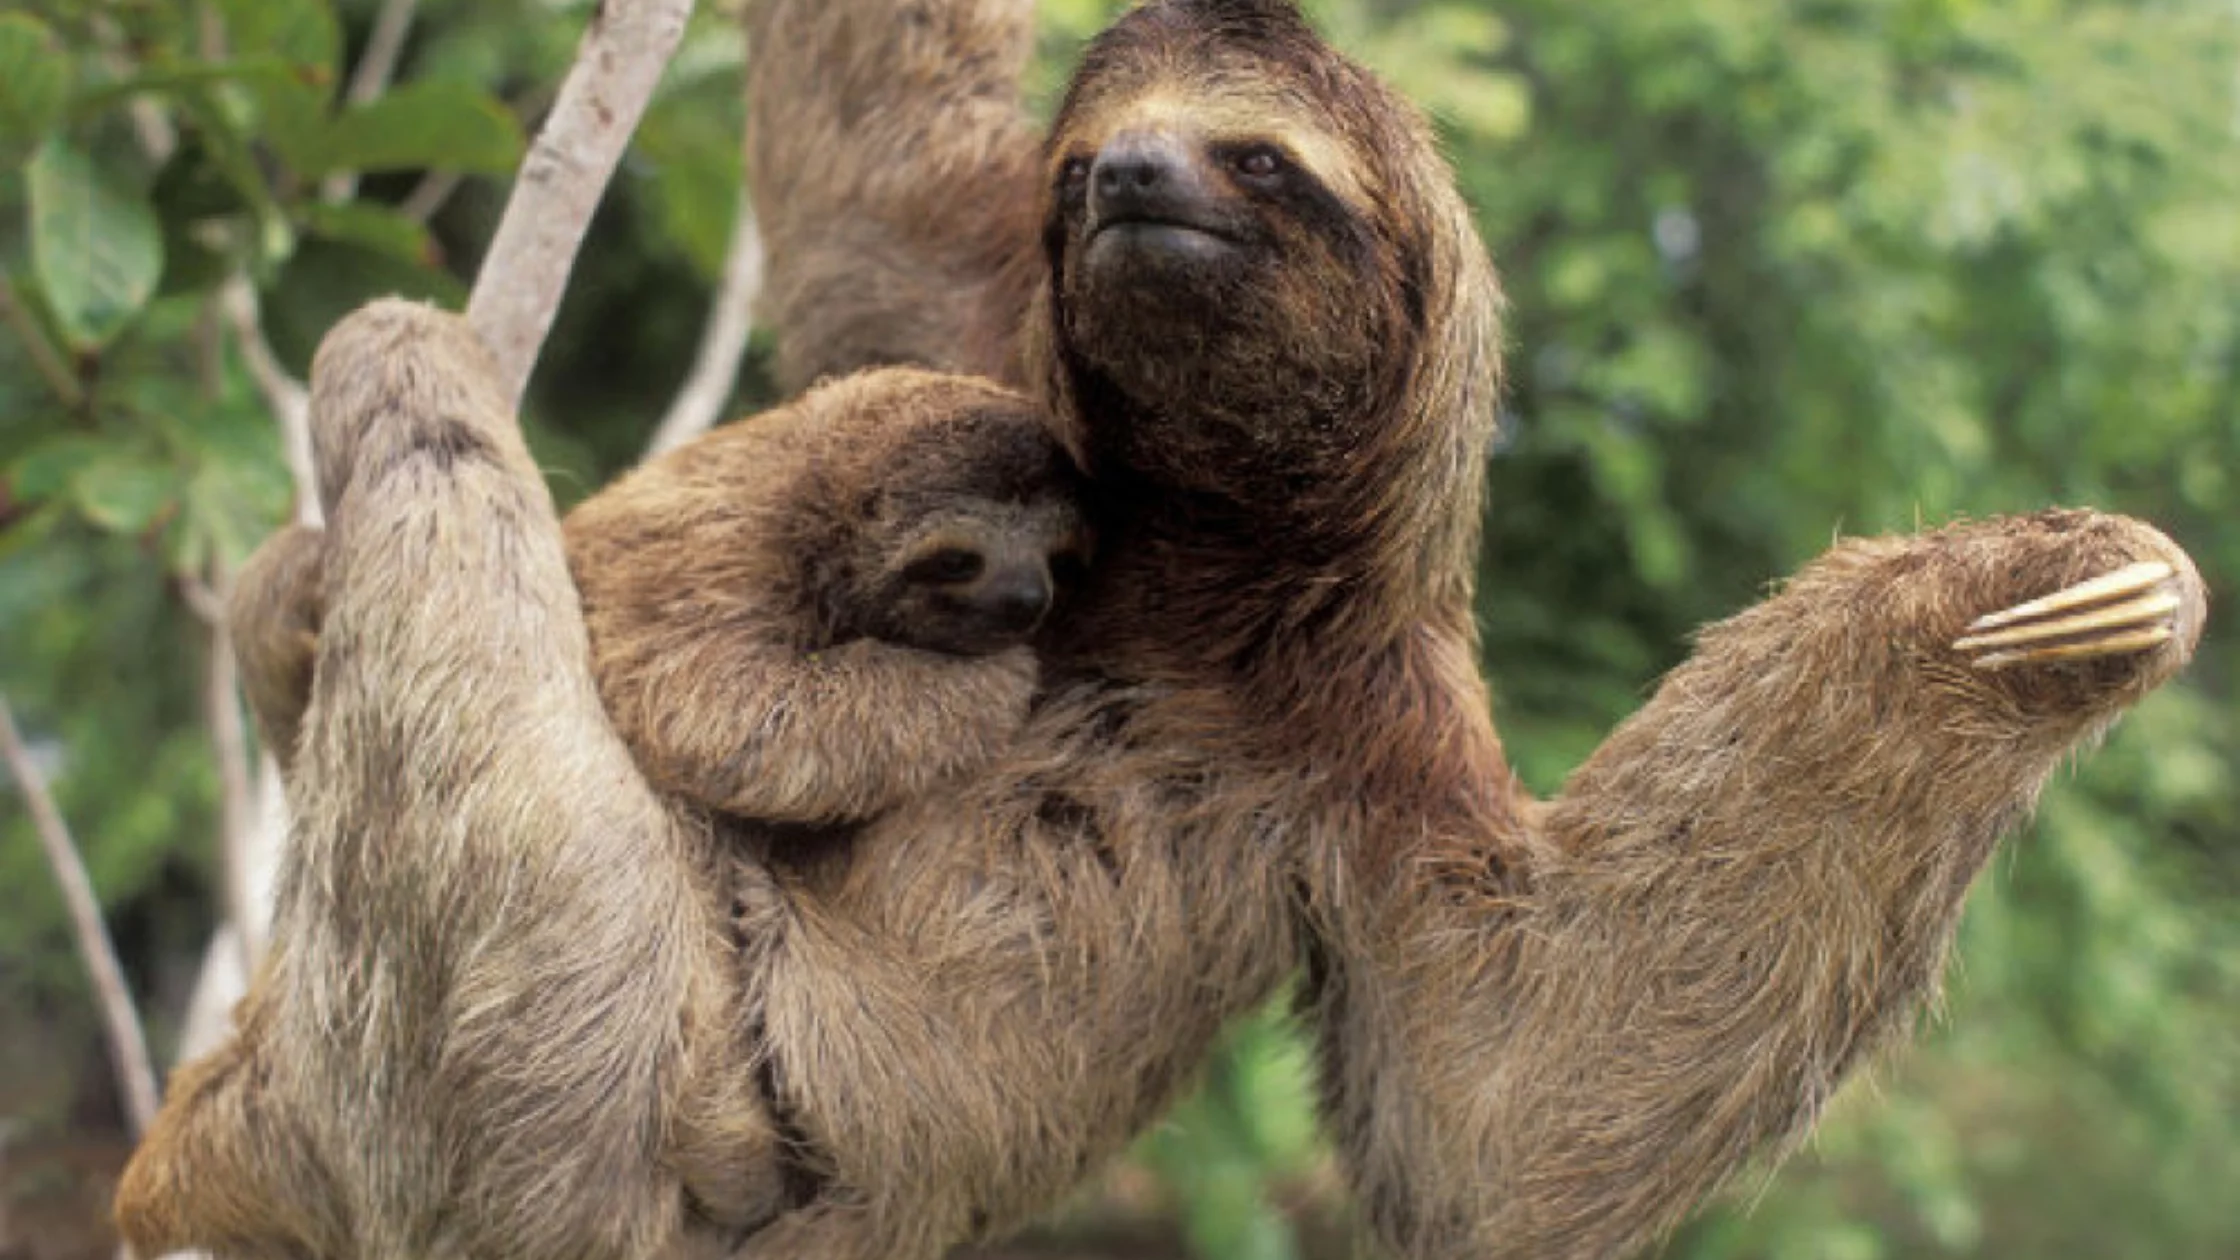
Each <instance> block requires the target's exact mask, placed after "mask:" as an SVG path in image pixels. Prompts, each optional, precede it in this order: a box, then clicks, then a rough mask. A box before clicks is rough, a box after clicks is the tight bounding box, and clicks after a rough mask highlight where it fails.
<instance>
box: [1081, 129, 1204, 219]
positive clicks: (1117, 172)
mask: <svg viewBox="0 0 2240 1260" xmlns="http://www.w3.org/2000/svg"><path fill="white" fill-rule="evenodd" d="M1089 186H1090V194H1091V206H1090V208H1091V209H1092V210H1094V211H1095V213H1096V216H1097V218H1098V219H1099V220H1100V221H1103V222H1111V221H1114V220H1127V219H1148V220H1153V221H1163V220H1170V219H1174V218H1176V217H1178V216H1180V214H1181V212H1182V211H1184V210H1186V209H1187V208H1188V207H1189V206H1190V205H1191V204H1192V203H1194V202H1196V201H1197V200H1199V199H1200V197H1201V195H1202V191H1203V190H1202V189H1201V188H1200V187H1199V180H1198V177H1197V171H1196V168H1195V167H1194V166H1193V165H1192V163H1191V161H1190V150H1189V148H1188V146H1187V145H1185V144H1184V143H1183V141H1182V140H1180V139H1178V138H1176V137H1174V136H1171V135H1167V134H1166V133H1164V132H1157V131H1126V132H1122V133H1120V134H1119V135H1117V136H1114V137H1113V138H1112V139H1111V140H1109V141H1106V142H1105V146H1104V147H1103V148H1102V149H1100V150H1098V151H1097V160H1096V164H1095V165H1094V166H1093V167H1091V169H1090V171H1089Z"/></svg>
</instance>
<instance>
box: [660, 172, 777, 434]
mask: <svg viewBox="0 0 2240 1260" xmlns="http://www.w3.org/2000/svg"><path fill="white" fill-rule="evenodd" d="M761 291H762V233H761V231H760V230H758V229H757V227H756V226H755V218H754V199H753V198H752V197H749V196H748V195H747V190H746V189H744V188H741V189H740V190H739V212H738V214H737V215H736V216H734V217H733V219H732V221H731V245H730V248H729V251H728V252H727V253H726V254H725V256H724V261H723V279H722V280H721V282H719V283H718V284H717V285H716V295H715V300H714V301H712V302H711V303H709V306H708V323H707V326H706V327H705V328H703V329H701V332H700V349H699V352H698V353H697V354H696V355H695V356H694V358H693V361H692V373H691V375H689V376H687V377H686V378H685V383H684V388H683V389H681V390H679V391H678V392H677V397H676V401H675V402H673V403H671V404H670V405H669V414H668V415H666V416H663V417H662V419H661V424H660V426H659V427H658V428H656V429H655V430H654V431H653V440H652V441H651V442H650V443H648V444H647V446H646V456H647V457H648V458H651V457H653V456H655V455H659V454H661V453H662V452H663V451H668V450H674V449H675V448H677V447H679V446H682V445H683V444H684V443H686V442H688V441H690V440H691V439H692V438H693V437H694V436H696V435H698V434H701V433H705V432H707V431H708V428H709V426H711V425H713V424H714V423H715V422H716V421H717V420H718V419H719V418H720V415H721V412H722V410H723V404H724V402H725V401H726V400H728V399H729V398H730V397H731V384H732V381H733V380H735V379H736V378H737V377H738V375H739V360H740V359H741V358H743V357H745V355H746V353H747V338H748V336H749V335H751V334H752V333H753V332H754V300H755V296H756V295H757V294H759V293H760V292H761Z"/></svg>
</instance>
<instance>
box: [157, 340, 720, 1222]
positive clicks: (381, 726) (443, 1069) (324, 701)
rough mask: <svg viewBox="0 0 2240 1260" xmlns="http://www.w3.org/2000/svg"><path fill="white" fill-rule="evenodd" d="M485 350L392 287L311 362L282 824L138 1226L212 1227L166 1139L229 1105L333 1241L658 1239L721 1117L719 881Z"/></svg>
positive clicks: (213, 1123)
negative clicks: (244, 977)
mask: <svg viewBox="0 0 2240 1260" xmlns="http://www.w3.org/2000/svg"><path fill="white" fill-rule="evenodd" d="M494 375H495V374H494V371H493V369H492V367H491V365H490V362H489V360H488V356H487V355H486V354H485V353H484V352H483V351H482V349H481V347H480V345H479V343H477V342H476V341H475V339H474V336H473V334H472V333H471V331H469V329H468V328H467V326H466V324H465V323H464V322H463V321H461V320H459V319H457V318H456V317H453V316H449V315H444V314H440V313H438V312H435V311H433V310H430V309H427V308H423V307H418V306H413V305H409V304H405V303H401V302H381V303H376V304H374V305H373V306H370V307H368V308H366V309H365V310H363V311H361V312H359V313H358V314H355V315H353V316H351V317H350V318H348V319H346V320H345V321H344V322H343V323H342V324H340V325H339V326H337V328H336V329H335V330H334V331H333V332H332V333H330V334H329V335H328V337H327V340H326V341H325V343H324V344H323V345H322V347H321V350H320V353H319V356H318V360H317V362H316V363H315V364H314V367H313V375H312V420H313V426H314V440H315V446H316V451H317V457H318V463H319V481H320V493H321V497H322V498H323V499H324V500H325V504H326V508H327V515H328V519H329V521H330V522H331V524H330V525H329V527H328V529H327V531H326V533H325V536H324V542H325V549H324V556H323V564H324V578H323V587H324V590H323V617H322V618H321V622H320V624H319V626H318V627H317V647H316V668H315V670H314V672H313V676H312V681H311V684H310V707H309V709H308V711H307V712H306V713H305V714H304V721H303V726H302V733H301V735H300V737H298V738H297V739H295V740H294V741H293V743H294V746H295V757H294V764H293V769H292V775H291V782H290V800H291V805H292V806H293V812H294V815H295V825H294V833H293V837H292V844H291V847H290V850H289V852H288V855H287V858H286V860H285V862H284V865H283V869H282V872H281V880H280V891H279V898H278V906H277V910H276V922H275V926H274V931H273V953H272V956H271V957H270V959H269V960H268V964H267V966H266V968H265V969H264V972H263V974H262V975H261V976H260V978H259V981H258V984H257V988H256V992H255V994H254V996H253V998H252V1010H253V1014H254V1016H255V1018H254V1019H253V1020H252V1021H251V1022H249V1023H248V1024H247V1025H246V1026H245V1027H244V1028H243V1029H242V1030H241V1033H240V1036H239V1038H238V1039H237V1041H236V1043H234V1044H231V1045H229V1046H227V1047H226V1048H225V1049H224V1050H223V1051H221V1052H220V1054H221V1056H222V1057H224V1059H225V1060H226V1061H227V1062H229V1063H232V1064H236V1065H238V1066H234V1067H228V1068H223V1069H216V1070H212V1071H205V1072H202V1073H201V1074H200V1075H199V1076H195V1077H194V1078H193V1079H194V1080H195V1081H196V1082H197V1083H198V1085H199V1086H200V1087H198V1088H196V1089H192V1090H185V1091H179V1090H175V1091H174V1093H173V1096H172V1098H171V1099H170V1101H169V1102H168V1104H167V1107H166V1117H167V1123H166V1124H159V1126H158V1127H157V1129H156V1130H155V1134H154V1136H152V1137H151V1139H150V1142H149V1143H148V1144H147V1145H146V1146H144V1147H143V1149H142V1150H141V1151H140V1152H139V1154H138V1155H137V1156H136V1157H135V1165H134V1167H135V1170H136V1171H137V1172H139V1173H140V1174H141V1181H140V1183H139V1184H142V1185H144V1186H148V1187H152V1189H151V1191H150V1196H151V1197H153V1198H159V1199H160V1198H161V1197H162V1196H163V1195H166V1194H168V1195H170V1196H171V1199H170V1201H169V1202H167V1203H157V1204H156V1205H155V1206H156V1208H157V1209H160V1210H157V1211H153V1212H152V1213H151V1214H150V1216H149V1217H148V1219H150V1220H152V1221H156V1222H157V1223H159V1224H165V1225H170V1224H173V1223H175V1222H183V1225H181V1226H180V1227H181V1228H183V1229H185V1230H186V1232H187V1233H188V1234H189V1235H190V1236H188V1237H185V1238H183V1239H176V1240H173V1239H165V1240H162V1241H166V1242H184V1243H192V1244H201V1245H209V1244H212V1243H222V1242H225V1241H226V1240H225V1239H223V1238H211V1237H205V1236H200V1235H201V1234H202V1233H203V1232H204V1231H203V1228H202V1227H203V1224H204V1222H205V1221H206V1220H207V1219H208V1218H209V1217H210V1215H211V1213H210V1212H209V1211H206V1210H204V1207H203V1205H205V1204H208V1203H213V1202H217V1201H218V1199H219V1196H220V1195H221V1194H222V1193H239V1192H238V1191H226V1190H225V1188H224V1187H220V1186H210V1185H205V1184H204V1182H205V1181H207V1178H208V1176H209V1174H207V1173H203V1172H201V1171H200V1170H196V1169H193V1168H191V1167H182V1165H185V1164H189V1163H191V1160H192V1157H193V1155H194V1153H195V1147H194V1146H192V1145H189V1144H188V1139H189V1138H192V1137H194V1136H195V1135H197V1134H201V1135H202V1136H203V1137H204V1138H209V1137H210V1135H211V1134H213V1133H218V1132H219V1130H222V1129H224V1128H225V1127H226V1126H229V1125H234V1126H238V1124H239V1123H240V1122H239V1121H238V1120H236V1119H234V1118H233V1113H235V1112H239V1111H242V1110H243V1109H244V1107H246V1109H247V1113H248V1114H250V1115H251V1117H252V1118H256V1117H264V1118H266V1120H265V1121H264V1122H267V1123H270V1124H273V1125H275V1126H277V1127H278V1128H279V1129H280V1130H281V1131H284V1132H286V1133H288V1134H290V1135H292V1136H293V1137H294V1138H295V1139H296V1141H295V1143H294V1149H293V1150H291V1151H277V1150H276V1151H273V1152H271V1153H269V1154H268V1155H265V1156H261V1157H258V1158H259V1159H260V1160H261V1161H262V1162H261V1163H260V1166H259V1167H258V1169H257V1170H256V1171H257V1172H258V1174H259V1176H260V1178H261V1179H262V1180H263V1181H265V1182H269V1183H274V1184H275V1185H277V1186H279V1187H281V1188H282V1189H281V1190H274V1191H271V1192H268V1193H267V1194H266V1196H265V1204H264V1208H263V1210H264V1211H266V1212H269V1213H271V1214H272V1215H273V1216H274V1217H276V1218H279V1219H278V1221H277V1224H278V1225H279V1226H287V1225H289V1224H290V1222H289V1221H288V1220H287V1219H286V1218H288V1217H290V1216H291V1215H293V1214H295V1213H297V1212H299V1211H301V1210H302V1209H299V1208H297V1207H295V1206H293V1205H294V1204H295V1203H304V1204H316V1205H319V1210H320V1211H321V1212H322V1213H323V1214H324V1215H325V1217H326V1218H327V1219H331V1220H332V1221H335V1222H339V1223H340V1228H341V1229H344V1230H346V1231H347V1232H346V1234H344V1236H345V1237H347V1238H348V1240H349V1241H348V1244H347V1245H348V1247H349V1248H350V1249H351V1251H350V1253H351V1254H362V1255H421V1254H446V1255H483V1256H500V1255H549V1256H584V1257H591V1256H598V1257H622V1256H650V1255H655V1254H661V1253H664V1252H665V1251H667V1250H669V1249H670V1248H672V1247H673V1246H674V1244H675V1243H676V1242H677V1239H678V1233H679V1230H680V1228H681V1227H682V1226H683V1224H684V1221H685V1219H686V1213H685V1207H686V1200H687V1188H686V1184H685V1182H686V1180H687V1179H688V1176H689V1174H687V1175H680V1174H679V1172H678V1171H677V1169H676V1168H675V1163H676V1161H677V1159H678V1158H679V1155H678V1152H679V1151H680V1150H682V1151H684V1152H685V1155H684V1156H683V1158H687V1159H689V1158H695V1157H696V1156H695V1155H694V1154H693V1152H694V1151H695V1150H697V1145H696V1144H697V1143H699V1142H700V1141H701V1140H702V1139H703V1138H705V1137H706V1136H707V1134H705V1133H704V1132H703V1130H704V1129H706V1128H708V1127H710V1126H715V1127H721V1126H722V1125H723V1124H724V1123H725V1121H724V1120H723V1119H721V1118H711V1117H710V1116H709V1115H707V1114H698V1115H687V1114H685V1113H687V1112H690V1111H692V1110H693V1108H695V1107H696V1106H698V1105H699V1104H700V1103H701V1102H702V1101H703V1100H702V1099H701V1098H700V1096H699V1094H697V1093H696V1091H697V1090H700V1089H702V1088H704V1086H703V1085H702V1082H705V1081H707V1080H709V1079H711V1077H712V1076H714V1075H715V1074H714V1073H711V1072H710V1070H709V1069H710V1067H711V1065H712V1063H713V1061H714V1060H715V1059H716V1058H717V1057H718V1056H720V1055H721V1054H722V1053H723V1052H724V1051H725V1049H726V1048H728V1047H729V1046H730V1044H731V1034H732V1033H733V1032H734V1030H733V1029H731V1028H729V1027H723V1026H720V1025H721V1024H722V1023H723V1019H724V1015H723V1013H724V1012H725V1011H726V1010H727V1009H728V1006H727V1003H728V1002H729V1001H730V1000H731V996H730V990H731V987H732V986H731V985H730V983H729V976H728V972H727V970H726V963H725V961H724V959H725V956H726V952H725V939H724V937H723V935H722V931H723V929H722V920H721V912H722V909H723V907H722V906H721V905H720V904H719V903H718V902H717V901H716V899H715V898H714V897H713V896H712V895H711V893H710V888H709V885H708V884H707V883H705V882H704V881H703V880H702V879H701V878H700V876H699V875H698V871H699V864H700V863H702V862H704V861H706V860H707V859H706V857H705V855H702V854H700V853H697V852H695V851H693V833H692V832H691V830H690V829H689V828H687V827H683V826H680V825H678V824H677V823H676V822H675V821H674V820H672V819H671V818H670V817H669V816H668V815H667V814H666V813H665V812H664V809H663V807H662V805H661V804H660V803H659V801H658V800H657V799H656V797H655V796H654V794H653V792H652V791H651V790H650V789H649V788H647V787H646V785H645V784H644V782H643V781H642V780H641V779H640V778H639V777H638V775H637V772H636V771H635V770H634V769H633V768H632V765H631V761H630V757H629V754H628V753H627V752H626V751H625V750H624V748H623V746H622V744H621V743H620V741H619V740H617V739H616V737H615V736H614V734H613V732H612V731H611V730H610V729H609V728H608V725H607V722H606V719H605V717H604V715H603V713H602V711H601V709H600V706H599V701H598V696H597V694H596V692H595V690H594V689H593V685H592V679H591V673H590V666H589V659H588V652H587V648H586V644H585V633H584V626H583V619H582V615H581V613H580V612H579V611H578V609H577V601H576V591H575V588H574V586H573V585H572V584H571V583H570V581H569V578H568V571H567V568H566V565H565V563H564V561H563V558H562V552H561V539H560V530H559V525H558V522H557V520H556V519H555V517H554V514H553V509H552V504H551V501H550V498H549V496H548V495H547V493H546V491H545V487H544V482H543V479H542V477H541V476H540V475H539V474H538V472H537V469H536V467H535V465H534V464H533V463H532V462H531V461H530V458H529V454H528V451H527V449H526V448H525V447H524V446H523V445H522V442H521V436H520V432H519V429H518V427H517V426H516V425H515V423H514V421H513V419H512V417H511V415H510V414H509V411H508V409H507V408H506V407H505V405H504V404H503V402H502V399H501V393H500V391H499V389H498V388H497V387H496V385H495V384H494ZM291 554H293V553H291ZM302 572H303V569H302V568H301V567H300V566H296V565H283V566H280V567H279V576H280V577H282V578H287V577H288V575H289V574H290V573H293V574H296V575H297V576H298V577H300V576H301V574H302ZM268 576H269V575H268ZM291 580H292V579H291ZM285 585H287V584H286V583H283V586H285ZM280 602H281V604H283V605H284V604H286V603H287V602H288V600H287V598H286V597H280ZM287 621H288V618H286V617H281V618H278V619H276V622H275V624H286V623H287ZM282 655H283V656H284V655H286V654H285V653H282ZM291 685H292V684H291ZM283 690H285V688H283ZM283 703H284V702H283ZM261 708H262V706H260V709H261ZM732 1068H733V1071H732V1073H731V1074H732V1075H734V1076H739V1075H743V1073H740V1072H739V1071H738V1070H737V1067H736V1065H732ZM244 1099H246V1102H244ZM250 1104H253V1106H252V1105H250ZM173 1113H176V1114H173ZM166 1134H171V1135H173V1136H174V1138H175V1139H177V1140H176V1141H175V1142H174V1143H173V1144H171V1145H167V1144H166V1143H165V1142H164V1141H159V1140H158V1139H160V1138H163V1137H164V1135H166ZM220 1136H223V1134H220ZM222 1145H226V1143H221V1142H218V1141H216V1140H215V1139H211V1140H207V1141H202V1142H201V1146H203V1147H205V1148H207V1147H211V1146H222ZM230 1145H231V1147H233V1148H240V1146H241V1143H240V1142H232V1143H231V1144H230ZM736 1155H737V1152H736V1151H734V1152H732V1156H734V1157H735V1156H736ZM266 1165H269V1166H266ZM711 1175H713V1176H714V1177H715V1181H714V1182H709V1183H707V1184H705V1185H703V1186H701V1187H699V1188H700V1189H702V1190H704V1191H705V1192H707V1193H709V1194H711V1195H721V1194H723V1193H724V1192H726V1191H730V1190H736V1189H738V1187H729V1186H724V1185H720V1184H716V1183H717V1182H721V1180H722V1177H723V1175H724V1174H722V1173H721V1172H720V1171H713V1172H712V1174H711ZM133 1184H134V1183H133V1180H132V1178H131V1176H129V1175H128V1178H127V1189H128V1190H129V1189H130V1188H131V1186H132V1185H133ZM282 1190H284V1191H285V1192H282ZM338 1195H339V1196H340V1198H339V1200H338V1199H337V1196H338ZM725 1206H726V1208H728V1207H729V1206H731V1205H728V1204H727V1205H725ZM251 1215H253V1213H251ZM266 1225H267V1226H268V1229H267V1232H269V1233H272V1234H274V1235H276V1236H278V1237H281V1238H289V1237H291V1236H295V1237H301V1236H303V1234H304V1233H305V1231H304V1230H302V1229H301V1228H274V1227H273V1226H274V1225H275V1222H274V1221H267V1222H266ZM134 1241H135V1242H136V1243H139V1242H145V1241H150V1240H146V1239H135V1240H134Z"/></svg>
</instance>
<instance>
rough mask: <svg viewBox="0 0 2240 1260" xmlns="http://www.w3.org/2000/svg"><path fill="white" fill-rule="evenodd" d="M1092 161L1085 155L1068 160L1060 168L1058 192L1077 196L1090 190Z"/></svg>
mask: <svg viewBox="0 0 2240 1260" xmlns="http://www.w3.org/2000/svg"><path fill="white" fill-rule="evenodd" d="M1089 167H1090V161H1089V159H1088V157H1087V156H1085V155H1083V154H1078V153H1077V154H1075V155H1074V156H1072V157H1069V158H1067V159H1066V160H1065V161H1064V162H1063V163H1061V164H1060V165H1059V167H1058V191H1059V192H1061V193H1064V194H1066V195H1067V196H1069V197H1070V196H1077V195H1079V194H1081V193H1083V192H1086V191H1087V190H1088V188H1089Z"/></svg>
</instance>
